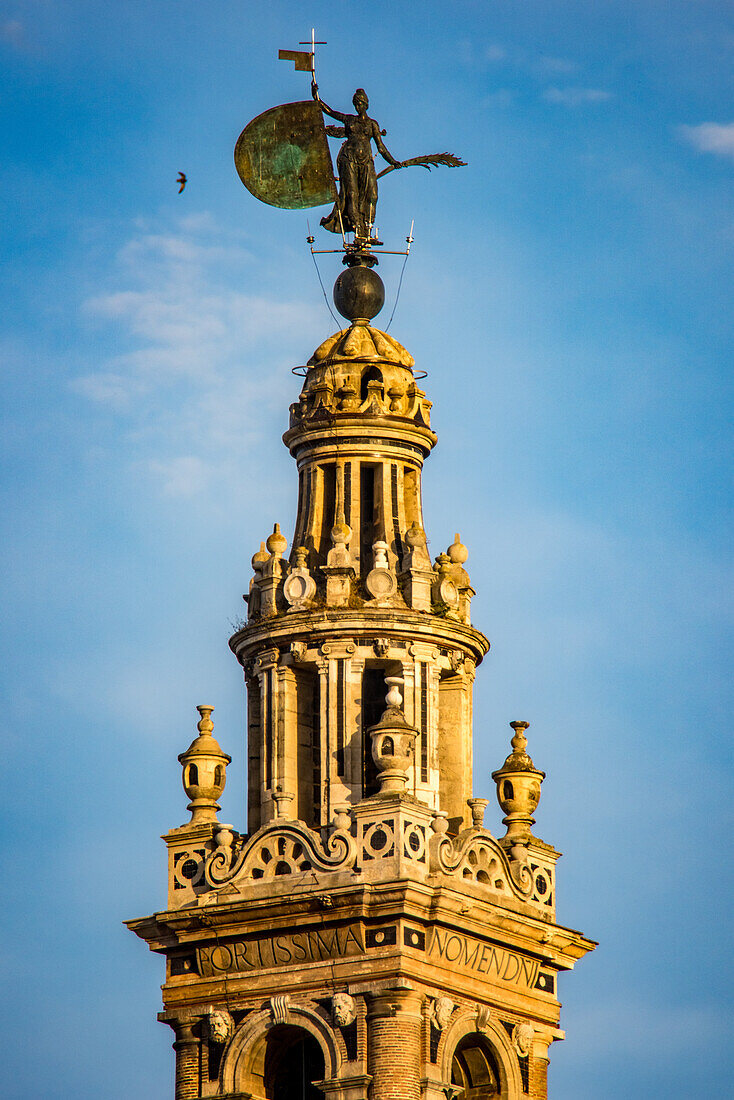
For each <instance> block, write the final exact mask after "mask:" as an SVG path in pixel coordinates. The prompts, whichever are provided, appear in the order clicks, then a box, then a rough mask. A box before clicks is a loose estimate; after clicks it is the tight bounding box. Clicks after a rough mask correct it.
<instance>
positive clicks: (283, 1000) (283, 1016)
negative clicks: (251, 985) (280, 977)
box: [270, 993, 291, 1024]
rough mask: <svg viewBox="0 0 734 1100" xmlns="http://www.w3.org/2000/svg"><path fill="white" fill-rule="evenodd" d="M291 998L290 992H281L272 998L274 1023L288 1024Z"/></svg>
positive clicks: (271, 1011)
mask: <svg viewBox="0 0 734 1100" xmlns="http://www.w3.org/2000/svg"><path fill="white" fill-rule="evenodd" d="M290 1007H291V998H290V995H289V994H288V993H279V994H278V995H277V996H275V997H271V998H270V1018H271V1020H272V1021H273V1023H274V1024H287V1023H288V1013H289V1010H290Z"/></svg>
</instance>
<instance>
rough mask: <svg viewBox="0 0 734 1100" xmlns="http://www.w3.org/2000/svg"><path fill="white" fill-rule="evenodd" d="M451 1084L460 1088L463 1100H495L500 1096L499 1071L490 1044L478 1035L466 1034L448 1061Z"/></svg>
mask: <svg viewBox="0 0 734 1100" xmlns="http://www.w3.org/2000/svg"><path fill="white" fill-rule="evenodd" d="M451 1084H452V1085H459V1086H460V1087H461V1088H463V1090H464V1092H463V1093H462V1100H489V1098H490V1097H492V1098H494V1100H498V1098H499V1097H500V1096H501V1095H502V1090H501V1087H500V1074H499V1069H498V1067H497V1062H496V1060H495V1057H494V1054H493V1053H492V1050H491V1048H490V1045H489V1043H488V1042H487V1041H486V1040H485V1039H484V1038H483V1036H481V1035H477V1034H476V1033H475V1034H473V1035H465V1036H464V1038H463V1039H462V1040H461V1042H460V1043H459V1045H458V1046H457V1048H456V1050H455V1051H454V1057H453V1060H452V1062H451Z"/></svg>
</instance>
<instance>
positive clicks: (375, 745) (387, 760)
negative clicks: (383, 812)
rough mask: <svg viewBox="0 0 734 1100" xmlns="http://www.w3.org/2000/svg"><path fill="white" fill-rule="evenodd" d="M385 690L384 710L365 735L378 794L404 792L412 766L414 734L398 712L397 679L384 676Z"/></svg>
mask: <svg viewBox="0 0 734 1100" xmlns="http://www.w3.org/2000/svg"><path fill="white" fill-rule="evenodd" d="M385 682H386V683H387V685H388V687H389V689H390V690H389V691H388V693H387V697H386V700H385V702H386V703H387V706H386V708H385V710H384V711H383V714H382V717H381V718H380V721H379V722H378V723H377V724H376V725H374V726H372V727H371V728H370V729H369V730H368V732H369V735H370V737H371V738H372V759H373V760H374V762H375V766H376V768H377V772H378V775H377V778H378V779H379V781H380V794H394V793H396V792H398V793H399V792H400V791H404V790H405V788H406V786H407V783H408V769H409V768H410V765H411V763H412V762H413V746H414V744H415V739H416V737H417V736H418V731H417V730H416V729H414V728H413V727H412V726H409V725H408V723H407V722H406V720H405V715H404V714H403V711H402V703H403V699H402V696H401V694H400V686H401V685H402V683H403V679H402V677H401V676H386V677H385Z"/></svg>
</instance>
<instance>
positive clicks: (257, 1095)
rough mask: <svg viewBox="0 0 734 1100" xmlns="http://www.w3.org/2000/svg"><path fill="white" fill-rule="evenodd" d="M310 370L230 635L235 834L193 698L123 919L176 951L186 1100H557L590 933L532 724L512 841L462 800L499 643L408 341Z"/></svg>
mask: <svg viewBox="0 0 734 1100" xmlns="http://www.w3.org/2000/svg"><path fill="white" fill-rule="evenodd" d="M303 373H304V375H305V377H304V384H303V389H302V391H301V394H300V397H299V399H298V401H296V402H295V403H294V404H293V405H291V408H290V426H289V428H288V431H287V432H286V433H285V435H284V437H283V438H284V441H285V443H286V445H287V446H288V448H289V449H290V452H291V454H292V455H293V458H294V459H295V461H296V464H297V467H298V478H299V500H298V512H297V516H296V520H295V529H294V535H293V541H292V546H291V552H290V555H289V556H288V557H286V550H287V542H286V539H285V537H284V536H283V535H282V533H281V531H280V528H279V526H278V525H276V527H275V529H274V531H273V533H272V534H271V535H270V536H269V538H268V539H267V540H266V541H265V542H264V543H262V544H261V548H260V550H259V551H258V552H257V553H255V555H254V557H253V559H252V567H253V577H252V580H251V582H250V587H249V592H248V595H247V597H246V600H247V611H248V614H247V622H246V624H245V625H244V626H243V627H242V628H241V629H240V630H238V631H237V633H236V634H235V635H234V636H233V637H232V638H231V639H230V646H231V648H232V651H233V653H234V654H235V656H236V658H237V660H238V661H239V662H240V664H241V665H242V667H243V669H244V674H245V680H246V683H247V698H248V718H247V754H248V759H247V763H248V791H247V828H246V830H243V831H242V832H240V831H238V830H237V829H235V828H234V827H233V826H232V825H225V824H222V823H220V822H219V821H218V820H217V811H218V809H219V807H218V806H217V802H216V800H217V798H218V797H219V796H220V795H221V793H222V790H223V789H224V785H225V781H226V768H227V764H228V763H229V760H230V757H229V756H228V755H227V754H226V753H224V752H223V751H222V749H221V748H220V746H219V744H218V743H217V741H216V740H215V738H214V736H213V725H212V719H211V713H212V709H213V708H211V707H200V708H199V712H200V722H199V725H198V736H197V737H196V738H195V739H194V741H193V742H192V744H191V746H190V747H189V749H188V750H187V751H186V752H185V753H182V754H181V756H180V758H179V759H180V761H181V764H182V767H183V782H184V788H185V790H186V792H187V794H188V796H189V798H190V803H189V809H190V811H191V820H190V822H189V823H188V824H186V825H183V826H181V827H180V828H176V829H172V830H171V831H170V832H169V833H167V834H166V836H165V838H164V839H165V841H166V844H167V846H168V901H167V907H166V909H165V911H162V912H159V913H156V914H154V915H153V916H151V917H145V918H141V919H138V920H132V921H129V922H127V923H128V926H129V927H130V928H131V929H132V930H133V931H134V932H136V933H137V935H139V936H140V937H141V938H143V939H144V940H146V942H147V943H148V944H149V946H150V947H151V949H152V950H154V951H156V952H159V953H160V954H162V955H164V956H165V959H166V981H165V985H164V986H163V1001H164V1011H163V1012H162V1013H161V1014H160V1016H159V1019H161V1020H162V1021H164V1022H166V1023H168V1024H169V1025H170V1026H171V1027H172V1028H173V1030H174V1032H175V1043H174V1049H175V1051H176V1078H175V1081H176V1086H175V1096H176V1100H193V1098H198V1097H209V1096H219V1097H223V1096H226V1097H230V1098H231V1100H234V1098H235V1097H237V1098H239V1100H245V1098H248V1100H305V1098H306V1097H310V1098H318V1097H327V1098H329V1100H366V1098H368V1097H369V1098H371V1100H446V1098H447V1097H448V1098H463V1100H484V1098H487V1097H496V1098H498V1100H523V1098H525V1097H528V1098H530V1100H544V1098H545V1097H546V1095H547V1090H546V1067H547V1062H548V1048H549V1046H550V1044H551V1042H552V1041H553V1040H554V1039H559V1038H562V1037H563V1033H562V1032H561V1031H560V1030H559V1029H558V1023H559V1011H560V1005H559V1001H558V998H557V975H558V973H559V971H563V970H568V969H570V968H571V967H572V966H573V965H574V963H575V961H576V960H577V959H579V958H581V957H582V956H583V955H584V954H585V953H586V952H587V951H589V950H591V949H592V948H593V946H594V944H593V943H592V942H591V941H590V940H588V939H586V938H584V937H583V936H582V935H581V934H580V933H578V932H575V931H573V930H571V929H568V928H565V927H563V926H562V925H559V924H557V923H556V916H555V865H556V860H557V859H558V856H559V853H558V852H557V851H555V850H554V849H553V848H552V847H551V846H550V845H549V844H546V843H545V842H544V841H542V840H540V839H539V838H537V837H535V836H534V835H533V833H532V831H531V830H532V826H533V823H534V819H533V816H532V815H533V813H534V812H535V809H536V807H537V805H538V801H539V799H540V789H541V783H542V781H543V779H544V773H543V772H542V771H539V770H538V769H537V768H536V767H535V765H534V764H533V761H532V759H531V758H530V756H529V755H528V753H527V751H526V750H527V739H526V735H525V731H526V729H527V723H524V722H513V723H512V726H513V730H514V735H513V737H512V744H511V749H512V751H511V752H510V754H509V755H508V756H507V759H506V760H505V762H504V764H503V765H502V767H501V768H499V769H498V771H496V772H495V773H494V774H493V779H494V781H495V783H496V786H497V798H498V801H499V804H500V806H501V808H502V810H503V812H504V814H505V817H504V824H505V826H506V832H505V834H504V836H501V837H499V838H497V837H495V836H494V835H493V834H492V833H491V832H490V831H489V829H488V828H486V827H485V825H484V812H485V808H486V806H487V800H486V799H484V798H481V797H474V788H473V781H472V690H473V682H474V675H475V671H476V668H477V666H478V665H479V664H480V662H481V661H482V659H483V658H484V657H485V655H486V654H487V652H488V649H489V643H488V641H487V639H486V638H485V637H484V635H483V634H481V633H480V632H479V631H478V630H477V629H476V628H475V627H474V626H472V624H471V617H470V608H471V599H472V596H473V595H474V590H473V588H472V585H471V581H470V578H469V574H468V573H467V571H466V568H465V564H466V560H467V556H468V552H467V550H466V547H464V546H463V545H462V543H461V540H460V538H459V536H458V535H456V537H455V539H454V542H453V543H452V544H451V545H450V546H449V547H448V548H447V550H446V552H445V553H441V554H439V555H438V556H437V557H436V558H435V560H434V561H432V560H431V558H430V556H429V553H428V549H427V542H426V535H425V532H424V528H423V515H422V504H421V491H422V490H421V478H422V469H423V462H424V460H425V459H426V457H427V456H428V455H429V454H430V452H431V450H432V448H433V447H434V445H435V443H436V436H435V434H434V432H433V431H432V428H431V402H430V401H429V400H428V399H427V397H426V394H425V393H424V392H423V390H421V389H420V388H419V385H418V381H419V377H420V376H419V375H418V374H417V373H416V372H414V363H413V359H412V357H411V356H410V355H409V354H408V352H407V351H406V350H405V348H403V347H402V346H401V345H400V344H399V343H398V342H397V341H396V340H395V339H393V338H392V337H391V336H389V335H387V334H386V333H384V332H381V331H380V330H378V329H376V328H373V327H372V326H371V325H370V324H368V323H365V322H364V321H361V322H360V321H358V322H355V323H353V324H352V325H351V326H350V327H349V328H347V329H345V330H343V331H342V332H339V333H337V334H335V335H334V336H332V337H330V338H329V339H328V340H326V341H325V342H324V343H323V344H322V345H321V346H320V347H319V348H318V349H317V350H316V352H315V353H314V355H313V356H312V358H311V359H310V361H309V363H308V365H307V367H306V368H304V370H303ZM229 740H230V738H228V741H229ZM499 755H500V753H499V751H498V756H499Z"/></svg>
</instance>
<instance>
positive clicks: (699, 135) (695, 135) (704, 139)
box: [679, 122, 734, 160]
mask: <svg viewBox="0 0 734 1100" xmlns="http://www.w3.org/2000/svg"><path fill="white" fill-rule="evenodd" d="M679 133H680V134H681V136H682V137H683V138H684V139H685V140H686V141H687V142H688V143H689V144H690V145H692V146H693V148H694V149H697V150H698V152H699V153H714V154H716V156H720V157H731V158H732V159H733V160H734V122H702V123H700V124H699V125H698V126H681V127H680V128H679Z"/></svg>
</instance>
